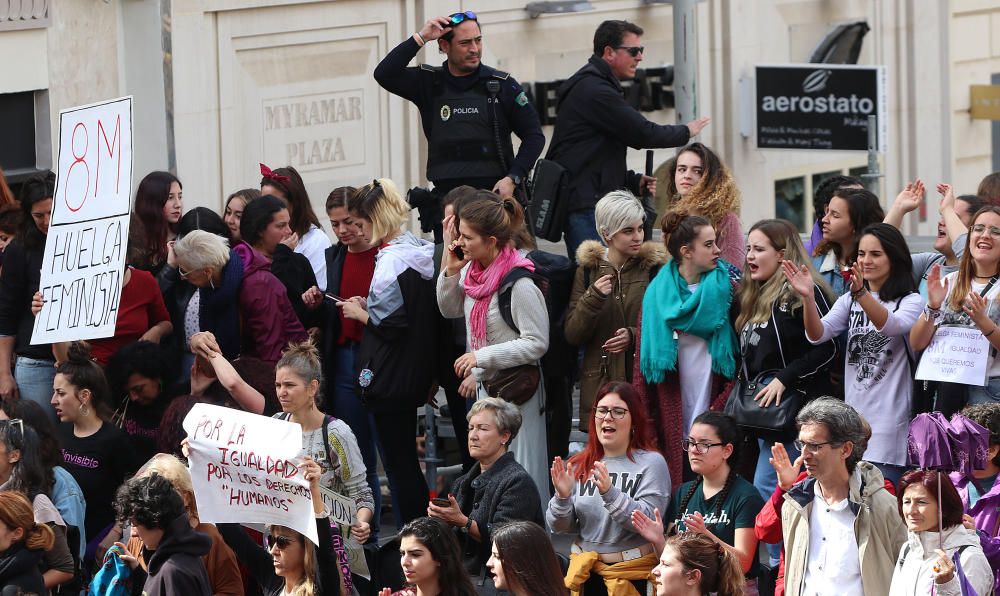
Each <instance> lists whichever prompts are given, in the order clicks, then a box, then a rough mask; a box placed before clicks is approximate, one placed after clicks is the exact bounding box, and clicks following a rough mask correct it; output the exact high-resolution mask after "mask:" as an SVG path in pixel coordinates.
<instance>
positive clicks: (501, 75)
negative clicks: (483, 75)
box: [490, 70, 510, 81]
mask: <svg viewBox="0 0 1000 596" xmlns="http://www.w3.org/2000/svg"><path fill="white" fill-rule="evenodd" d="M490 76H491V77H493V78H494V79H500V80H501V81H506V80H507V79H508V78H510V73H508V72H504V71H502V70H494V71H493V73H492V74H491V75H490Z"/></svg>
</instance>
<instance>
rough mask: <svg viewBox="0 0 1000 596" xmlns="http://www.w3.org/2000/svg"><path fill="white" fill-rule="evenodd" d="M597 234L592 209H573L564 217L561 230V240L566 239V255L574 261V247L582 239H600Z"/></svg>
mask: <svg viewBox="0 0 1000 596" xmlns="http://www.w3.org/2000/svg"><path fill="white" fill-rule="evenodd" d="M600 239H601V237H600V236H599V235H598V234H597V224H596V223H595V220H594V210H593V209H587V210H584V211H574V212H572V213H570V214H569V216H567V217H566V229H564V230H563V240H565V241H566V256H568V257H569V260H571V261H574V262H575V261H576V249H578V248H580V245H581V244H583V241H584V240H600Z"/></svg>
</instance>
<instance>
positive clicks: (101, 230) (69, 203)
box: [31, 97, 132, 344]
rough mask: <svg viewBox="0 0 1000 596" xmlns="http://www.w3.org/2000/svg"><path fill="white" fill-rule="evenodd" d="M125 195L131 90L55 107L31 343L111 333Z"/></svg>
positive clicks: (127, 204)
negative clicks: (50, 186)
mask: <svg viewBox="0 0 1000 596" xmlns="http://www.w3.org/2000/svg"><path fill="white" fill-rule="evenodd" d="M131 198H132V98H131V97H123V98H120V99H114V100H111V101H107V102H103V103H97V104H92V105H88V106H81V107H77V108H71V109H68V110H63V111H61V112H60V113H59V156H58V158H57V160H56V188H55V196H54V197H52V215H51V218H50V221H49V230H48V234H47V236H46V238H45V253H44V256H43V257H42V271H41V280H40V283H39V291H40V292H41V293H42V299H43V300H44V301H45V302H44V304H43V305H42V310H41V312H40V313H39V314H38V316H37V317H36V318H35V327H34V330H33V333H32V335H31V343H32V344H45V343H53V342H59V341H71V340H77V339H96V338H102V337H111V336H113V335H114V334H115V325H116V323H117V322H118V304H119V301H120V300H121V293H122V285H123V281H124V279H123V277H124V270H125V252H126V249H127V247H128V227H129V216H130V213H131V204H132V202H131Z"/></svg>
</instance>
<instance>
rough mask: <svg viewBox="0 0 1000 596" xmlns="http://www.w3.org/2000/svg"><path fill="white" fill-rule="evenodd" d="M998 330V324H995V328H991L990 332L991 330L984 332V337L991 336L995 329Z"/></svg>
mask: <svg viewBox="0 0 1000 596" xmlns="http://www.w3.org/2000/svg"><path fill="white" fill-rule="evenodd" d="M996 330H997V326H996V325H994V326H993V329H990V332H989V333H984V334H983V337H989V336H991V335H993V332H994V331H996Z"/></svg>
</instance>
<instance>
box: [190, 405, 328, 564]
mask: <svg viewBox="0 0 1000 596" xmlns="http://www.w3.org/2000/svg"><path fill="white" fill-rule="evenodd" d="M184 430H185V432H187V436H188V449H189V456H188V461H189V465H190V467H191V479H192V482H193V484H194V493H195V496H196V497H197V499H198V515H199V517H200V518H201V520H202V521H205V522H211V523H242V522H252V523H264V524H277V525H281V526H286V527H288V528H291V529H293V530H295V531H296V532H299V533H300V534H302V535H304V536H306V537H308V538H309V540H312V542H313V544H319V540H318V536H317V534H316V516H315V513H314V512H313V502H312V499H313V496H312V491H311V490H310V489H309V482H308V481H307V480H306V479H305V478H304V477H303V475H302V470H300V469H299V467H298V465H297V464H299V463H301V461H302V460H301V453H302V427H301V426H299V425H298V424H297V423H294V422H286V421H284V420H278V419H277V418H268V417H267V416H260V415H258V414H251V413H249V412H242V411H240V410H233V409H231V408H224V407H221V406H214V405H211V404H195V406H194V407H193V408H191V412H190V413H189V414H188V415H187V417H186V418H184Z"/></svg>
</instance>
